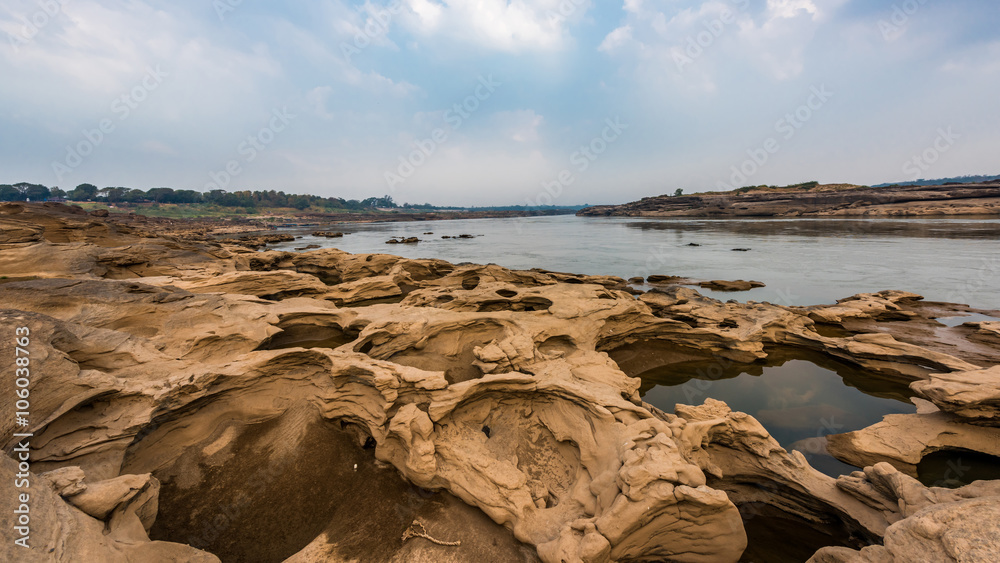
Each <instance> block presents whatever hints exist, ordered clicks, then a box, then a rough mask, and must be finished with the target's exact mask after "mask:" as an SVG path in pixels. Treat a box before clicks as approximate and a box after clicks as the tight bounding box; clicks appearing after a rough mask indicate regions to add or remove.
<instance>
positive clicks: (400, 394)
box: [0, 205, 1000, 563]
mask: <svg viewBox="0 0 1000 563" xmlns="http://www.w3.org/2000/svg"><path fill="white" fill-rule="evenodd" d="M0 274H2V275H3V277H4V279H0V327H2V329H0V333H2V338H3V342H12V338H13V330H14V328H15V327H19V326H25V327H28V328H30V331H31V344H30V352H31V358H32V360H31V361H32V364H31V371H32V374H33V375H32V378H31V384H30V396H31V417H30V426H29V427H28V428H26V429H25V428H18V429H16V428H15V427H14V419H12V418H10V417H4V418H3V419H2V420H0V429H2V431H3V433H2V435H3V436H4V437H5V439H7V437H9V436H11V435H12V433H13V432H15V431H23V430H27V431H28V432H30V433H33V437H31V438H30V440H29V441H30V458H31V466H30V467H31V483H32V489H31V490H32V493H33V494H32V501H31V503H32V504H31V510H32V538H31V544H32V545H33V547H32V549H31V550H23V548H20V547H17V546H15V545H14V544H13V538H10V537H8V536H9V535H10V534H12V533H13V532H12V531H11V530H12V529H13V527H12V526H13V525H12V524H11V523H9V522H7V521H6V520H5V519H9V518H10V517H11V515H12V514H13V510H14V509H15V508H16V506H9V505H10V503H11V502H13V500H14V499H13V498H12V496H11V495H5V496H4V497H3V498H2V500H0V504H2V506H0V513H2V514H3V515H4V516H3V517H2V519H4V522H3V529H4V532H3V533H4V537H5V542H4V547H3V549H2V551H0V554H2V555H0V557H2V558H3V559H4V560H18V561H52V560H56V561H78V560H95V561H96V560H101V561H137V560H142V561H172V560H185V561H188V560H190V561H198V560H204V561H215V560H218V559H221V560H223V561H230V560H231V561H292V562H311V561H327V560H364V561H487V560H511V561H538V560H540V561H545V562H553V563H558V562H561V561H566V562H579V561H583V562H587V563H600V562H609V561H652V560H670V561H691V562H701V561H705V562H708V561H737V560H739V559H740V557H741V555H742V554H743V553H744V549H745V548H746V547H747V541H748V540H747V532H746V529H747V528H746V525H745V521H746V520H747V518H748V516H747V511H748V510H749V509H754V510H758V509H759V510H764V511H770V513H777V514H781V515H784V516H785V517H788V518H796V519H799V520H801V521H804V522H808V523H809V524H810V525H815V526H823V527H827V528H829V529H831V530H836V532H837V534H836V535H837V537H840V538H842V539H841V540H836V541H834V540H831V541H832V542H833V544H835V545H834V548H831V549H827V550H824V551H821V552H820V553H819V554H817V555H816V557H817V560H821V561H840V560H845V561H847V560H866V559H850V557H869V558H870V559H867V560H873V561H874V560H878V561H881V560H887V559H886V557H887V556H886V555H885V554H886V553H888V554H890V555H893V556H896V557H903V556H904V555H905V554H907V553H911V552H912V550H914V549H920V546H922V545H924V544H926V543H928V542H929V543H930V544H933V546H931V547H927V548H925V549H932V548H933V549H940V550H944V551H942V553H946V552H949V550H951V551H950V552H954V550H955V549H958V548H955V547H954V546H955V545H959V544H956V543H955V541H953V538H965V539H964V540H963V541H971V540H968V538H976V537H981V538H988V537H989V534H993V536H992V537H996V532H997V531H998V530H997V529H996V528H997V527H998V525H997V524H996V523H995V522H996V521H995V520H993V521H988V522H983V521H975V520H974V519H970V518H968V517H967V516H965V515H967V514H969V511H971V510H979V509H980V507H982V506H987V507H990V508H989V509H990V510H995V507H996V505H997V502H1000V500H998V499H997V495H998V494H1000V491H998V487H997V486H995V485H997V483H998V482H996V481H989V482H981V483H976V484H973V485H969V486H966V487H964V488H961V489H957V490H955V491H952V490H947V489H940V488H928V487H925V486H924V485H922V484H921V483H920V482H918V481H916V480H915V479H913V478H912V477H910V476H908V474H912V470H911V469H912V466H913V465H914V461H916V462H919V460H920V458H921V457H922V456H923V455H927V454H929V453H931V452H932V451H934V449H935V448H949V447H961V448H966V449H973V450H977V449H978V451H981V452H982V453H992V451H991V450H989V447H988V440H986V441H983V440H980V439H979V438H974V437H975V436H978V435H979V434H977V433H981V432H992V431H994V430H996V428H995V427H994V426H993V423H992V421H995V420H996V419H995V416H996V402H995V396H994V395H993V393H994V391H995V389H992V388H991V387H989V385H984V386H980V382H981V381H990V377H988V375H990V374H992V371H985V372H984V371H983V370H987V368H992V367H993V366H995V365H997V364H998V363H1000V362H998V359H1000V348H997V347H996V346H992V345H990V344H989V343H988V342H984V341H980V340H975V339H974V338H973V336H975V335H977V334H978V329H975V330H974V329H972V328H970V327H964V328H957V329H955V331H956V334H958V335H959V336H960V337H956V338H951V339H948V340H947V341H946V342H939V341H938V340H937V339H935V337H934V335H935V334H936V332H935V331H937V330H940V328H941V325H939V324H938V323H936V321H934V320H933V319H934V318H935V317H938V316H943V315H944V314H947V313H950V312H954V311H961V312H974V311H972V310H971V309H969V308H968V307H964V306H956V305H945V304H934V303H924V302H922V300H921V299H920V297H919V296H917V295H913V294H909V293H903V292H898V291H890V292H882V293H878V294H865V295H859V296H855V297H852V298H849V299H846V300H842V301H841V302H840V303H838V304H835V305H831V306H816V307H782V306H778V305H772V304H766V303H749V304H739V303H735V302H733V303H723V302H721V301H718V300H714V299H710V298H707V297H705V296H702V295H701V294H699V293H698V292H697V291H694V290H692V289H688V288H681V287H671V288H669V289H664V290H657V291H652V292H649V293H645V294H642V295H641V296H640V297H639V298H638V299H637V298H636V297H635V296H634V295H633V294H632V293H630V292H628V291H626V290H627V289H628V286H627V282H626V281H625V280H623V279H620V278H616V277H612V276H579V275H574V274H566V273H558V272H548V271H544V270H532V271H513V270H508V269H506V268H501V267H498V266H493V265H490V266H478V265H458V266H456V265H453V264H449V263H447V262H444V261H440V260H408V259H403V258H399V257H395V256H388V255H351V254H347V253H344V252H341V251H338V250H333V249H324V250H317V251H312V252H306V253H291V252H273V251H272V252H255V251H252V250H248V249H246V248H242V247H240V246H229V245H218V244H214V243H208V242H198V241H193V242H192V241H187V240H183V239H178V238H173V237H170V236H166V235H162V236H154V235H152V234H150V233H136V232H135V231H134V230H133V229H132V228H131V227H129V226H127V225H119V224H116V223H115V222H114V221H113V220H111V219H109V218H95V217H92V216H88V215H85V214H82V213H79V212H76V211H74V210H73V209H72V208H67V207H64V206H37V205H6V206H3V207H0ZM632 291H633V292H634V290H632ZM979 336H980V337H981V336H982V335H979ZM775 350H782V351H783V352H784V353H789V354H795V353H803V354H806V353H808V354H823V355H825V356H828V357H832V358H837V359H838V360H839V361H842V362H847V363H851V364H853V365H856V366H859V367H861V368H864V369H865V370H866V371H867V372H868V373H870V374H871V375H872V377H873V378H885V379H887V380H893V381H904V382H911V381H913V382H917V383H915V384H914V389H915V391H916V392H918V393H920V394H921V395H922V396H924V397H927V398H929V399H930V400H932V401H934V402H935V403H936V404H938V405H940V406H941V409H942V410H944V411H947V412H940V413H936V414H935V413H930V414H917V415H903V416H912V417H926V416H937V417H938V418H942V419H946V420H944V421H943V422H940V423H939V422H932V423H929V424H930V425H931V428H934V429H936V428H940V427H939V426H934V425H937V424H947V425H948V426H947V432H948V434H949V435H950V436H953V437H954V439H953V440H952V441H951V442H948V443H938V442H933V441H929V442H925V443H924V445H923V446H922V449H921V448H918V447H914V448H913V449H911V450H910V451H908V452H907V455H906V456H900V455H896V454H895V452H888V451H885V449H884V448H881V447H879V444H878V443H877V442H873V441H864V440H854V439H852V438H850V436H851V435H845V436H846V437H843V438H840V437H837V436H832V437H830V438H829V441H830V443H831V446H830V448H829V449H830V451H831V452H841V453H840V454H839V455H841V456H842V457H843V458H844V459H855V458H857V459H864V464H863V465H865V466H867V467H866V468H865V470H864V471H863V472H861V471H859V472H855V473H854V474H852V475H848V476H842V477H840V478H839V479H834V478H832V477H829V476H826V475H824V474H822V473H820V472H818V471H816V470H815V469H813V468H812V467H810V465H809V463H808V462H807V460H806V459H805V457H804V456H803V455H802V454H801V453H799V452H796V451H787V450H786V449H784V448H782V447H781V446H780V445H779V444H778V442H777V441H776V440H775V439H774V438H773V437H771V436H770V434H769V432H768V431H767V429H766V428H764V427H763V426H762V425H761V424H760V423H759V422H758V421H756V420H754V419H753V418H752V417H750V416H748V415H746V414H743V413H735V412H732V411H731V410H730V409H729V408H728V407H727V406H726V405H725V404H724V403H721V402H718V401H713V400H708V401H706V402H705V404H703V405H700V406H683V405H679V406H678V407H677V409H676V412H675V413H666V412H663V411H660V410H658V409H656V408H655V407H652V406H651V405H648V404H645V403H643V401H642V399H641V397H640V396H639V385H640V381H639V380H638V379H636V378H635V377H632V376H634V375H638V374H640V373H642V372H644V371H647V370H648V369H650V368H652V367H656V366H658V365H669V364H670V363H673V362H678V361H689V360H692V359H699V360H705V361H710V362H716V363H721V364H725V365H734V364H746V363H752V362H757V361H763V360H765V359H766V358H767V357H768V356H769V355H770V354H772V353H774V351H775ZM984 373H985V374H986V375H984ZM2 386H3V387H2V392H3V396H5V397H9V396H12V394H13V390H14V387H13V379H12V378H5V379H4V381H3V383H2ZM925 410H926V409H925ZM887 420H891V417H887ZM906 424H910V423H909V422H907V423H906ZM838 440H839V442H838ZM839 443H849V447H846V446H845V447H839V448H838V447H835V446H836V445H837V444H839ZM5 445H6V447H7V451H8V452H10V451H11V449H12V448H13V447H16V446H17V445H18V441H17V440H16V439H11V440H8V441H7V442H6V444H5ZM994 455H995V454H994ZM852 456H853V457H852ZM17 471H19V470H18V468H17V466H16V464H15V463H14V462H13V461H11V460H7V459H5V460H3V464H2V468H0V472H2V473H3V477H2V478H3V479H5V480H8V479H9V480H10V481H8V482H11V481H12V480H13V479H14V474H15V473H16V472H17ZM941 522H951V523H952V524H949V526H953V528H949V529H948V530H947V531H942V532H941V533H938V534H937V535H933V534H932V535H926V534H924V535H922V536H920V535H919V533H920V530H923V529H924V528H925V527H927V526H931V525H932V524H933V526H939V525H940V523H941ZM8 524H10V525H8ZM934 529H936V530H937V529H939V528H934ZM955 530H957V531H955ZM915 534H917V535H915ZM883 537H884V538H885V545H884V546H878V547H877V548H872V547H866V546H870V545H877V544H879V543H880V542H881V541H882V538H883ZM8 540H9V541H8ZM989 541H991V540H988V539H983V541H982V542H980V543H979V544H977V545H976V546H975V548H976V549H978V550H979V551H978V552H976V553H993V554H996V553H997V551H996V549H995V548H996V546H995V545H992V544H989V543H988V542H989ZM921 542H923V543H921ZM823 545H827V544H823ZM991 545H992V547H991ZM935 546H936V547H935ZM983 546H985V547H983ZM817 547H819V546H817ZM960 547H961V546H960ZM750 548H751V549H754V548H755V546H753V545H751V546H750ZM757 548H759V546H757ZM857 549H861V551H860V552H858V551H855V550H857ZM990 549H993V551H990ZM878 550H882V551H878ZM858 553H860V555H856V554H858ZM928 553H936V552H932V551H928ZM873 554H875V555H873ZM876 555H877V556H878V557H882V559H871V558H873V557H876ZM824 558H825V559H824ZM836 558H840V559H836Z"/></svg>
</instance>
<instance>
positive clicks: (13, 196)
mask: <svg viewBox="0 0 1000 563" xmlns="http://www.w3.org/2000/svg"><path fill="white" fill-rule="evenodd" d="M0 201H24V194H22V193H21V191H20V190H18V189H17V188H15V187H14V186H12V185H10V184H3V185H0Z"/></svg>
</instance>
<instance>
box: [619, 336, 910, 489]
mask: <svg viewBox="0 0 1000 563" xmlns="http://www.w3.org/2000/svg"><path fill="white" fill-rule="evenodd" d="M809 360H812V361H809ZM809 360H804V359H787V358H780V356H779V355H777V354H774V355H772V359H771V361H770V362H769V365H757V364H752V365H749V366H747V365H733V366H726V367H724V368H723V367H717V366H714V365H706V364H705V363H703V362H697V363H695V362H691V363H688V364H674V365H670V366H664V367H661V368H657V369H655V370H651V371H649V372H646V373H643V374H639V375H638V377H640V378H641V379H642V382H643V387H642V391H644V393H645V394H644V397H643V400H645V401H646V402H647V403H650V404H652V405H653V406H655V407H657V408H659V409H661V410H664V411H666V412H674V408H675V405H677V404H683V405H700V404H702V403H703V402H705V399H707V398H713V399H718V400H720V401H724V402H725V403H726V404H728V405H729V407H730V408H731V409H732V410H733V411H739V412H745V413H747V414H749V415H751V416H753V417H754V418H756V419H757V420H758V421H760V423H761V424H762V425H764V427H765V428H766V429H767V431H768V432H769V433H770V434H771V436H772V437H774V439H775V440H777V441H778V443H780V444H781V445H782V446H783V447H784V448H785V449H789V450H791V449H798V450H799V451H801V452H802V453H803V454H804V455H805V456H806V458H807V459H808V460H809V463H810V464H811V465H812V466H813V467H815V468H816V469H819V470H820V471H823V472H824V473H827V474H829V475H832V476H837V475H841V474H843V473H850V472H851V471H855V470H856V468H853V467H851V466H849V465H846V464H843V463H841V462H839V461H837V460H835V459H833V458H832V457H830V456H828V455H826V454H825V451H824V450H823V449H822V447H820V446H819V444H817V443H816V442H817V440H816V439H817V438H819V439H822V438H823V437H825V436H827V435H830V434H840V433H843V432H851V431H854V430H860V429H862V428H865V427H867V426H870V425H872V424H875V423H877V422H879V421H880V420H882V417H883V416H884V415H886V414H894V413H913V412H916V407H914V406H913V404H911V403H910V402H909V401H908V399H909V397H910V396H911V395H912V393H911V392H910V390H909V388H908V387H907V386H906V385H905V384H899V383H895V382H891V381H888V380H884V379H880V378H877V377H873V376H872V375H871V374H868V373H866V372H863V371H861V370H858V369H855V368H852V367H850V366H847V365H844V364H840V363H836V362H831V361H829V360H825V359H823V358H821V357H818V356H817V357H810V358H809ZM814 362H816V363H814ZM821 441H822V440H820V442H821Z"/></svg>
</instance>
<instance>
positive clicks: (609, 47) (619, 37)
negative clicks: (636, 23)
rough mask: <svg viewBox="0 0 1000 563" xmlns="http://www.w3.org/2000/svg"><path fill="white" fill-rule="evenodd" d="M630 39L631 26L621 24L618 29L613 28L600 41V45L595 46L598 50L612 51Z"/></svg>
mask: <svg viewBox="0 0 1000 563" xmlns="http://www.w3.org/2000/svg"><path fill="white" fill-rule="evenodd" d="M631 40H632V26H631V25H623V26H621V27H619V28H618V29H615V30H614V31H612V32H611V33H609V34H608V35H607V37H605V38H604V41H601V44H600V46H599V47H598V48H597V50H598V51H605V52H607V51H614V50H615V49H617V48H618V47H621V46H622V45H624V44H625V43H628V42H629V41H631Z"/></svg>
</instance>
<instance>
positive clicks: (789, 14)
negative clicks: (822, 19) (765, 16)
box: [767, 0, 819, 18]
mask: <svg viewBox="0 0 1000 563" xmlns="http://www.w3.org/2000/svg"><path fill="white" fill-rule="evenodd" d="M767 11H768V13H769V14H770V15H771V17H772V18H794V17H796V16H798V15H799V12H806V13H808V14H811V15H812V16H814V17H815V16H817V15H818V14H819V8H817V7H816V4H814V3H813V0H767Z"/></svg>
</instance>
